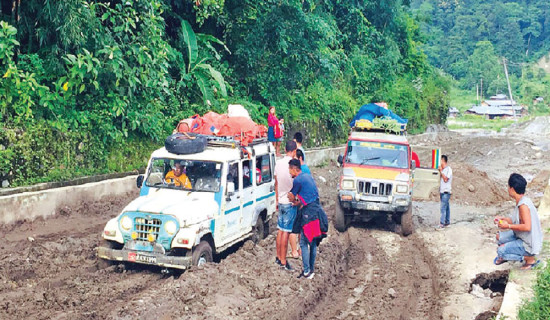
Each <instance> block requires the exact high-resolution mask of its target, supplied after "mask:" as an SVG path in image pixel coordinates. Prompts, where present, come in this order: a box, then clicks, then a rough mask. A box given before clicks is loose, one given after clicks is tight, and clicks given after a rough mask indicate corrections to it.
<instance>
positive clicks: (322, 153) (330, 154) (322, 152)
mask: <svg viewBox="0 0 550 320" xmlns="http://www.w3.org/2000/svg"><path fill="white" fill-rule="evenodd" d="M344 151H345V147H344V146H340V147H334V148H323V149H313V150H306V164H307V165H308V166H309V167H317V166H320V165H321V164H323V163H325V162H327V161H331V160H332V161H334V162H336V160H337V159H338V155H339V154H344Z"/></svg>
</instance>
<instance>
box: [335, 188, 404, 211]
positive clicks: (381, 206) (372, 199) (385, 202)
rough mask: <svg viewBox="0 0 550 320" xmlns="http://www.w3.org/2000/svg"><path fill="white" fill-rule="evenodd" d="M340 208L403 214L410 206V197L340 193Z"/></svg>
mask: <svg viewBox="0 0 550 320" xmlns="http://www.w3.org/2000/svg"><path fill="white" fill-rule="evenodd" d="M339 194H340V204H341V206H342V208H345V209H353V210H362V211H365V210H366V211H378V212H387V213H396V212H405V211H407V209H408V208H409V205H410V204H411V197H410V195H393V196H388V197H381V196H365V195H357V194H356V193H355V192H345V191H340V192H339Z"/></svg>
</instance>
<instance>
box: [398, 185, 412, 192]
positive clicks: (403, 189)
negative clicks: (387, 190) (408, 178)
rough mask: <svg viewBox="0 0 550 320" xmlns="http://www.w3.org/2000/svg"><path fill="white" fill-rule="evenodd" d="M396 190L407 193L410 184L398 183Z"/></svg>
mask: <svg viewBox="0 0 550 320" xmlns="http://www.w3.org/2000/svg"><path fill="white" fill-rule="evenodd" d="M396 191H397V193H407V192H408V191H409V186H407V185H405V184H398V185H397V190H396Z"/></svg>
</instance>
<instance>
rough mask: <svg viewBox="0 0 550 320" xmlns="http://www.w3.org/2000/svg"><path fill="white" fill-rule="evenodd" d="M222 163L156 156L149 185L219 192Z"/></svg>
mask: <svg viewBox="0 0 550 320" xmlns="http://www.w3.org/2000/svg"><path fill="white" fill-rule="evenodd" d="M221 169H222V164H221V163H219V162H213V161H199V160H178V159H168V158H155V159H153V160H152V161H151V167H150V168H149V175H148V176H147V180H145V185H146V186H148V187H156V188H166V189H178V190H189V191H206V192H218V191H219V190H220V177H221Z"/></svg>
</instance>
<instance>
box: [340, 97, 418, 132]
mask: <svg viewBox="0 0 550 320" xmlns="http://www.w3.org/2000/svg"><path fill="white" fill-rule="evenodd" d="M407 122H408V120H407V119H403V118H401V117H400V116H398V115H397V114H395V113H393V112H392V111H391V110H389V109H388V108H387V104H386V103H380V102H379V103H369V104H365V105H363V106H362V107H361V108H360V109H359V111H357V114H356V115H355V117H353V119H352V120H351V122H350V127H351V129H352V130H353V131H376V132H387V133H394V134H399V135H402V134H404V133H405V132H406V130H407Z"/></svg>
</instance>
